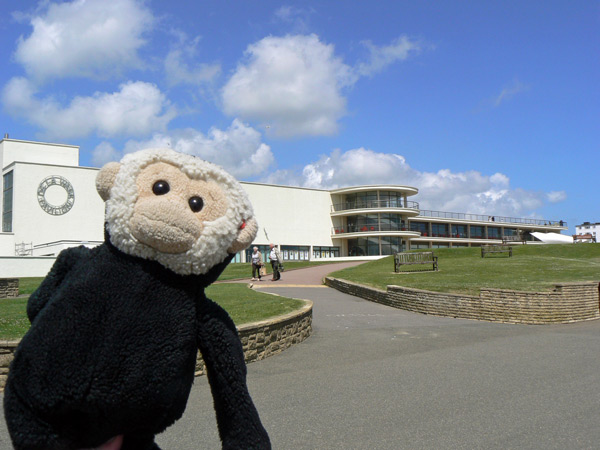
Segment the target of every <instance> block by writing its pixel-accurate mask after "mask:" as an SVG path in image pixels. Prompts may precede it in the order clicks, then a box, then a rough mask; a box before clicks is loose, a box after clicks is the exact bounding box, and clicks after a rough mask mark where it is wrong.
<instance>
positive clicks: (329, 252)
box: [313, 246, 340, 258]
mask: <svg viewBox="0 0 600 450" xmlns="http://www.w3.org/2000/svg"><path fill="white" fill-rule="evenodd" d="M339 256H340V248H339V247H317V246H314V247H313V258H338V257H339Z"/></svg>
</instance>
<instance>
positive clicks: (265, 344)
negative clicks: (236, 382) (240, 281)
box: [196, 300, 313, 375]
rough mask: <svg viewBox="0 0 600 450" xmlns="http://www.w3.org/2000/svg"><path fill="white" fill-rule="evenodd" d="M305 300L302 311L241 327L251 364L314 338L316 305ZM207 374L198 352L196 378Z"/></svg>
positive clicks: (245, 348) (244, 345)
mask: <svg viewBox="0 0 600 450" xmlns="http://www.w3.org/2000/svg"><path fill="white" fill-rule="evenodd" d="M304 301H305V302H306V305H305V306H304V307H302V308H301V309H300V310H297V311H294V312H292V313H289V314H286V315H283V316H278V317H274V318H273V319H268V320H263V321H261V322H253V323H248V324H245V325H242V326H241V327H239V328H238V334H239V335H240V340H241V341H242V347H243V348H244V357H245V359H246V362H247V363H250V362H253V361H260V360H261V359H265V358H267V357H269V356H272V355H275V354H277V353H280V352H282V351H284V350H285V349H286V348H288V347H290V346H292V345H294V344H298V343H300V342H302V341H304V340H305V339H306V338H307V337H309V336H310V335H311V333H312V306H313V303H312V302H311V301H309V300H304ZM204 373H205V367H204V361H203V360H202V355H201V354H200V352H198V358H197V359H196V375H204Z"/></svg>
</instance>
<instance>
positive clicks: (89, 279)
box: [4, 149, 270, 450]
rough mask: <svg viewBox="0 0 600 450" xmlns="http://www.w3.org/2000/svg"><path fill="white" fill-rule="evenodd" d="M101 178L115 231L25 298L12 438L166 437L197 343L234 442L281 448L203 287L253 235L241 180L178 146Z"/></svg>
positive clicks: (134, 442)
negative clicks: (270, 432)
mask: <svg viewBox="0 0 600 450" xmlns="http://www.w3.org/2000/svg"><path fill="white" fill-rule="evenodd" d="M96 187H97V189H98V192H99V194H100V196H101V197H102V198H103V199H104V200H105V202H106V220H105V222H106V223H105V241H104V243H103V244H102V245H100V246H98V247H95V248H93V249H89V248H86V247H83V246H82V247H78V248H70V249H67V250H64V251H62V252H61V253H60V254H59V256H58V257H57V259H56V262H55V264H54V265H53V267H52V269H51V270H50V272H49V274H48V276H47V277H46V278H45V279H44V281H43V282H42V284H41V285H40V287H39V288H38V289H37V291H35V292H34V293H33V294H32V295H31V297H30V298H29V302H28V304H27V315H28V317H29V320H30V321H31V328H30V330H29V331H28V332H27V334H26V335H25V336H24V337H23V339H22V341H21V343H20V345H19V347H18V349H17V351H16V352H15V358H14V360H13V362H12V365H11V368H10V373H9V376H8V380H7V384H6V389H5V393H4V410H5V417H6V421H7V425H8V429H9V433H10V436H11V439H12V442H13V445H14V447H15V449H17V450H22V449H27V450H30V449H31V450H33V449H40V450H41V449H44V450H59V449H60V450H63V449H64V450H67V449H90V448H103V449H111V450H116V449H121V450H127V449H158V448H159V447H158V446H157V445H156V443H155V442H154V437H155V435H156V434H157V433H160V432H162V431H163V430H165V429H166V428H167V427H168V426H170V425H171V424H173V423H174V422H175V421H176V420H177V419H179V418H180V417H181V416H182V414H183V412H184V410H185V406H186V402H187V399H188V395H189V392H190V389H191V386H192V382H193V379H194V368H195V362H196V354H197V351H198V349H200V352H201V353H202V356H203V359H204V361H205V363H206V370H207V375H208V380H209V383H210V387H211V391H212V394H213V399H214V408H215V411H216V417H217V424H218V428H219V435H220V437H221V441H222V445H223V448H228V449H242V448H243V449H247V448H257V449H258V448H260V449H264V448H270V442H269V437H268V435H267V432H266V431H265V429H264V427H263V426H262V424H261V422H260V419H259V416H258V413H257V411H256V408H255V406H254V404H253V402H252V399H251V398H250V394H249V393H248V388H247V386H246V366H245V362H244V354H243V351H242V346H241V343H240V340H239V337H238V334H237V331H236V328H235V326H234V324H233V322H232V320H231V319H230V317H229V315H228V314H227V313H226V312H225V311H224V310H223V309H222V308H221V307H220V306H218V305H217V304H216V303H214V302H213V301H211V300H210V299H208V298H207V297H206V295H205V293H204V289H205V288H206V287H207V286H208V285H210V284H211V283H212V282H214V281H215V280H216V279H217V278H218V276H219V275H220V273H221V272H222V271H223V269H224V268H225V267H226V266H227V264H228V263H229V262H230V261H231V259H232V258H233V256H234V254H235V253H236V252H238V251H241V250H243V249H245V248H246V247H247V246H249V245H250V244H251V243H252V241H253V239H254V237H255V236H256V231H257V229H258V225H257V223H256V220H255V218H254V215H253V211H252V206H251V204H250V201H249V200H248V197H247V195H246V194H245V192H244V191H243V189H242V187H241V186H240V184H239V183H238V182H237V181H236V180H235V179H234V178H233V177H232V176H231V175H229V174H228V173H226V172H225V171H224V170H223V169H221V168H220V167H218V166H215V165H213V164H211V163H208V162H206V161H203V160H201V159H199V158H195V157H193V156H189V155H185V154H181V153H177V152H175V151H173V150H170V149H149V150H143V151H140V152H137V153H132V154H128V155H126V156H125V157H124V158H123V159H122V160H121V162H120V163H109V164H107V165H106V166H104V167H103V168H102V170H101V171H100V172H99V174H98V176H97V180H96ZM199 447H202V443H201V442H200V443H199Z"/></svg>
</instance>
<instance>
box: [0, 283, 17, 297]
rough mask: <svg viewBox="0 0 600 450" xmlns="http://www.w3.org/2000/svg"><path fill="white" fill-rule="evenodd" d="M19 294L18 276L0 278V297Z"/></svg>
mask: <svg viewBox="0 0 600 450" xmlns="http://www.w3.org/2000/svg"><path fill="white" fill-rule="evenodd" d="M18 296H19V279H18V278H0V298H17V297H18Z"/></svg>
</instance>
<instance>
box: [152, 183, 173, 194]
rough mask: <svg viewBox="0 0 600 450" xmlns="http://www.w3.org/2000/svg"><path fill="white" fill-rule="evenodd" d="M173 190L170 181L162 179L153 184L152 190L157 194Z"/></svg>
mask: <svg viewBox="0 0 600 450" xmlns="http://www.w3.org/2000/svg"><path fill="white" fill-rule="evenodd" d="M170 190H171V187H170V186H169V183H167V182H166V181H163V180H160V181H157V182H156V183H154V185H153V186H152V192H154V194H156V195H165V194H166V193H167V192H169V191H170Z"/></svg>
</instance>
